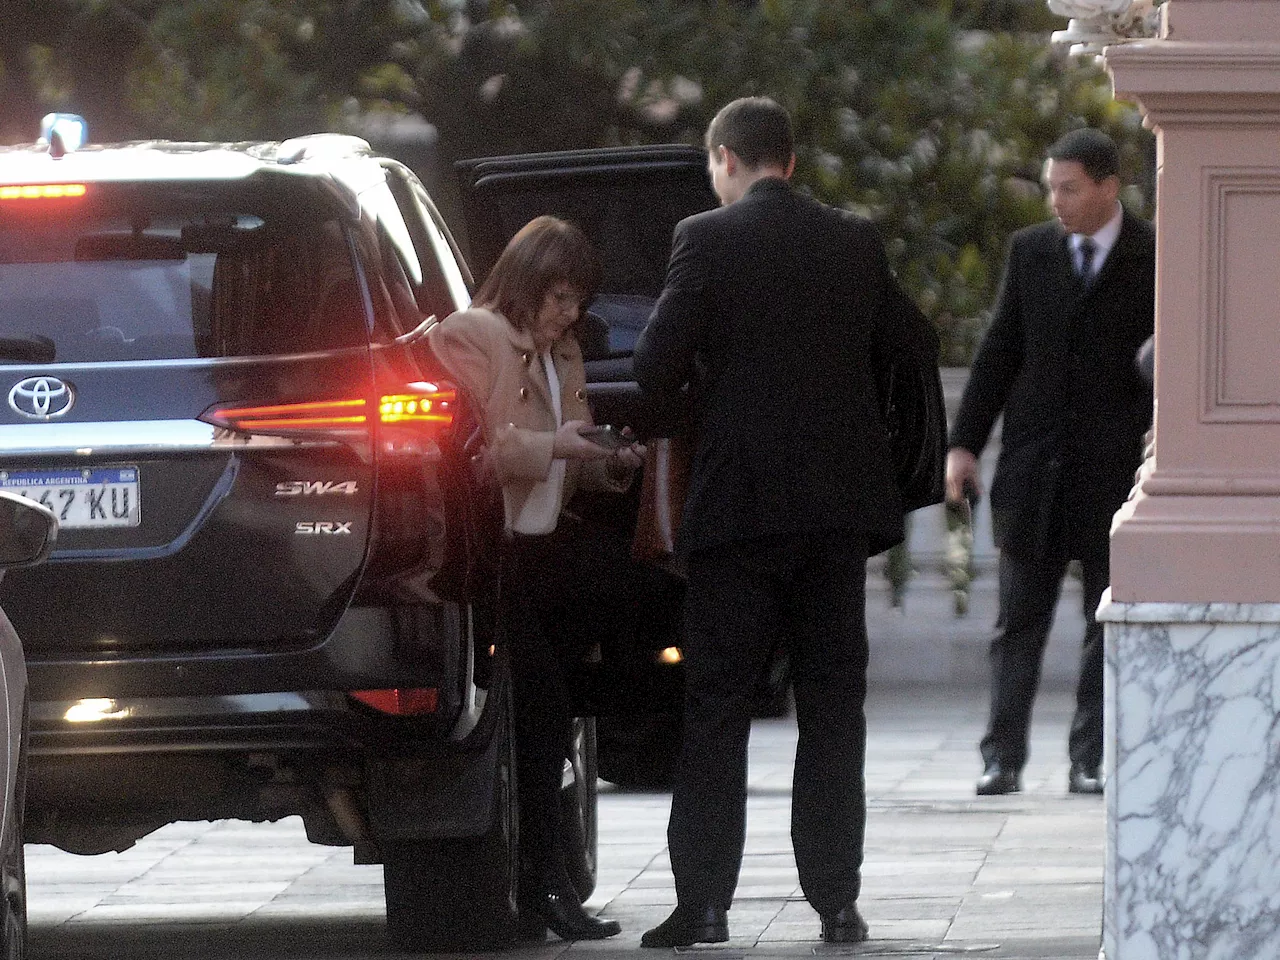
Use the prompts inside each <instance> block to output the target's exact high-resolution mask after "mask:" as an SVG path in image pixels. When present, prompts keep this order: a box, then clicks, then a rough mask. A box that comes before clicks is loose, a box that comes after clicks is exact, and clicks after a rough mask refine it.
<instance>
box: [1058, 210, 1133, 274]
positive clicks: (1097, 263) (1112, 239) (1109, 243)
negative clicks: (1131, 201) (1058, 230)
mask: <svg viewBox="0 0 1280 960" xmlns="http://www.w3.org/2000/svg"><path fill="white" fill-rule="evenodd" d="M1123 220H1124V208H1123V207H1121V206H1120V204H1119V202H1117V203H1116V212H1115V213H1114V214H1113V215H1112V217H1111V219H1110V220H1108V221H1107V222H1106V225H1105V226H1103V228H1102V229H1101V230H1099V231H1098V232H1097V233H1094V234H1087V233H1073V234H1071V239H1070V243H1071V262H1072V263H1074V264H1075V268H1076V273H1079V272H1080V271H1081V269H1082V261H1081V257H1080V242H1081V241H1082V240H1084V238H1085V237H1089V239H1090V240H1092V241H1093V245H1094V251H1093V276H1095V277H1096V276H1097V275H1098V272H1099V271H1100V270H1101V269H1102V265H1103V264H1104V263H1106V262H1107V254H1109V253H1110V252H1111V248H1112V247H1114V246H1115V245H1116V240H1117V239H1118V238H1119V236H1120V223H1121V221H1123Z"/></svg>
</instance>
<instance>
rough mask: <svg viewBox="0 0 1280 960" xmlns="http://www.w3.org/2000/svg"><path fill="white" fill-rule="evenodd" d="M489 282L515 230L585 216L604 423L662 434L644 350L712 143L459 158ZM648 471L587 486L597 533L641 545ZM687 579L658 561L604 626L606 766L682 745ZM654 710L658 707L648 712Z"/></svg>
mask: <svg viewBox="0 0 1280 960" xmlns="http://www.w3.org/2000/svg"><path fill="white" fill-rule="evenodd" d="M457 173H458V179H459V185H460V188H461V193H462V199H463V212H464V215H465V217H466V228H467V234H468V237H469V240H470V265H471V269H472V271H473V273H474V274H475V276H476V280H477V283H479V282H482V281H483V278H484V277H485V276H486V275H487V274H488V272H489V270H490V269H491V268H492V266H493V264H494V263H495V262H496V261H497V259H498V256H499V255H500V254H501V252H502V250H503V248H504V247H505V246H506V244H507V241H508V240H509V239H510V238H511V237H512V236H513V235H514V234H515V233H516V231H518V230H519V229H520V228H521V227H523V226H524V225H525V224H526V223H528V222H529V221H530V220H532V219H533V218H534V217H537V216H540V215H543V214H551V215H553V216H557V217H560V218H562V219H565V220H568V221H571V222H572V223H574V224H576V225H577V226H578V227H580V228H581V229H582V230H583V232H584V233H585V234H586V235H587V237H588V238H589V239H590V240H591V242H592V243H593V244H594V246H595V248H596V250H597V251H598V252H599V254H600V257H601V260H602V262H603V266H604V277H603V282H602V284H601V287H600V291H599V295H598V296H597V298H596V300H595V301H594V302H593V304H592V305H591V307H590V315H589V316H587V317H585V318H584V320H583V322H582V324H581V325H580V332H579V339H580V341H582V347H583V355H584V358H585V360H586V367H587V392H588V399H589V401H590V404H591V409H592V415H593V417H594V418H595V420H596V422H597V423H610V424H614V425H615V426H618V427H623V426H630V427H632V428H633V429H635V430H636V432H637V433H638V434H639V435H640V436H641V437H645V436H647V435H649V434H650V432H651V430H652V428H653V426H654V420H655V413H654V411H651V410H649V409H647V408H646V406H645V404H644V403H643V402H642V399H641V396H640V390H639V387H638V386H637V385H636V383H635V378H634V376H633V373H632V364H631V353H632V350H633V349H634V347H635V342H636V338H637V337H638V336H639V335H640V331H641V330H642V329H644V325H645V323H646V322H647V321H648V318H649V314H650V312H651V310H652V308H653V304H654V301H655V300H656V299H657V296H658V294H659V293H660V292H661V290H662V284H663V281H664V279H665V276H666V267H667V259H668V257H669V255H670V251H671V236H672V231H673V229H674V228H675V225H676V223H678V222H679V221H680V220H681V219H683V218H684V217H687V216H689V215H691V214H694V213H698V212H700V211H703V210H708V209H711V208H712V207H715V206H716V205H717V204H718V201H717V199H716V196H715V193H714V192H713V191H712V189H711V182H710V178H709V176H708V174H707V166H706V153H705V152H704V151H703V150H700V149H698V148H695V147H691V146H685V145H663V146H645V147H617V148H605V149H598V150H576V151H567V152H561V153H538V154H525V155H521V156H508V157H488V158H483V159H477V160H464V161H462V162H460V163H459V164H457ZM639 489H640V480H639V478H638V477H637V479H636V482H635V483H634V484H633V485H632V489H631V491H630V493H629V494H628V495H625V496H619V495H618V494H600V493H590V492H583V493H580V494H579V495H578V496H577V497H576V498H575V500H574V502H573V504H572V505H571V507H572V509H573V511H574V512H575V513H577V514H578V515H580V516H583V517H584V518H585V519H586V520H587V521H588V522H589V523H590V524H591V525H592V528H593V530H594V531H600V532H601V533H602V535H604V536H606V537H611V538H613V541H614V543H613V545H614V547H615V548H617V549H629V545H630V541H631V538H632V536H633V534H634V531H635V521H636V513H637V509H638V505H639ZM683 592H684V591H683V583H682V582H681V581H680V580H679V579H678V578H677V577H675V576H674V575H671V574H669V573H665V572H661V571H658V569H657V568H653V569H652V570H649V569H645V570H643V571H642V572H641V573H638V574H637V577H636V583H631V584H620V585H619V595H620V598H619V603H618V604H617V606H616V607H610V608H609V609H607V610H601V611H599V613H598V617H596V618H595V620H594V622H593V623H592V624H591V625H590V628H591V630H592V634H593V636H592V639H593V640H598V652H599V656H598V657H596V656H593V657H591V658H590V660H589V662H587V663H584V664H583V666H582V671H581V674H580V676H578V677H575V678H574V682H573V688H574V692H575V696H576V697H577V700H578V704H577V707H578V710H579V711H580V713H581V714H582V715H584V716H590V715H595V716H599V717H600V728H599V730H600V741H601V742H600V766H601V771H600V772H601V776H603V777H604V778H605V779H609V780H614V781H615V782H625V783H634V784H640V783H651V784H655V785H658V784H661V783H662V782H663V780H664V779H665V776H666V775H667V774H668V773H669V769H668V768H669V765H670V762H671V760H672V759H673V757H674V751H675V749H676V748H677V747H678V741H679V728H678V712H679V709H680V706H681V700H682V692H683V676H682V671H681V669H680V665H679V656H678V648H679V645H680V625H681V619H682V602H683ZM643 714H649V715H650V716H648V717H642V716H637V715H643Z"/></svg>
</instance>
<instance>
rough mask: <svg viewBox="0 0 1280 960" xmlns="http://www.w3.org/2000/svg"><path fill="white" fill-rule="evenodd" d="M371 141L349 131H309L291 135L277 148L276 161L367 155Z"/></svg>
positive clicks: (291, 161)
mask: <svg viewBox="0 0 1280 960" xmlns="http://www.w3.org/2000/svg"><path fill="white" fill-rule="evenodd" d="M372 154H373V148H372V147H371V146H369V141H368V140H365V139H363V138H361V137H355V136H352V135H351V134H348V133H309V134H307V135H305V136H301V137H291V138H290V139H288V140H285V141H283V142H282V143H281V144H280V146H279V147H278V148H277V149H276V157H275V159H276V163H286V164H288V163H300V162H301V161H303V160H313V159H316V158H321V157H367V156H371V155H372Z"/></svg>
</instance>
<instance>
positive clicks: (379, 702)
mask: <svg viewBox="0 0 1280 960" xmlns="http://www.w3.org/2000/svg"><path fill="white" fill-rule="evenodd" d="M348 696H350V697H351V698H352V699H353V700H359V701H360V702H361V703H363V704H364V705H365V706H368V707H373V709H375V710H377V711H378V712H380V713H387V714H391V715H392V716H397V717H417V716H422V715H423V714H426V713H435V712H436V707H437V706H438V705H439V702H440V692H439V691H438V690H437V689H436V688H435V687H410V688H407V689H401V688H395V689H392V690H352V691H350V692H349V693H348Z"/></svg>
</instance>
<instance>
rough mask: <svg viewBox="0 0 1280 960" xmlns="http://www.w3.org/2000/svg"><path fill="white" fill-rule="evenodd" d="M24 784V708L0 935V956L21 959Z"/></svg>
mask: <svg viewBox="0 0 1280 960" xmlns="http://www.w3.org/2000/svg"><path fill="white" fill-rule="evenodd" d="M26 784H27V716H26V709H25V707H24V709H23V716H22V736H21V746H20V747H19V752H18V779H17V786H16V787H15V789H14V794H15V795H14V803H13V807H12V817H13V820H12V822H11V823H10V824H9V833H8V843H7V844H6V846H5V850H4V857H3V874H4V923H3V927H0V935H2V936H3V937H4V941H3V943H2V944H0V956H2V957H3V958H4V960H23V958H24V957H26V955H27V861H26V853H25V848H24V846H23V838H22V813H23V807H24V806H25V799H26Z"/></svg>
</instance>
